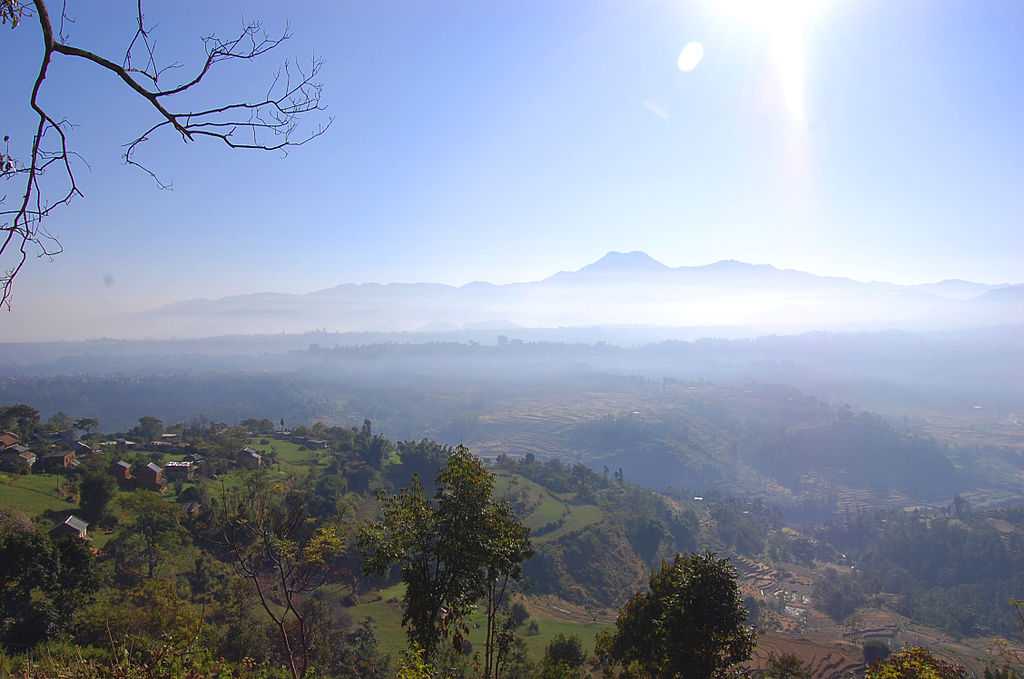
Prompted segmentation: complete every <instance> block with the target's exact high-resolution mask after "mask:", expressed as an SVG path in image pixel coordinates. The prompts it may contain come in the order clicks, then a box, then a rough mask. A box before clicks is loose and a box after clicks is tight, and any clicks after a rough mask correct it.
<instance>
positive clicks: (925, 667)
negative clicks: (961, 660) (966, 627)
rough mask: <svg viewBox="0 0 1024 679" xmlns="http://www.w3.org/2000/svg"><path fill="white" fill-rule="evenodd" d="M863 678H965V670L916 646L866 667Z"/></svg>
mask: <svg viewBox="0 0 1024 679" xmlns="http://www.w3.org/2000/svg"><path fill="white" fill-rule="evenodd" d="M864 676H865V679H967V677H968V676H970V675H969V674H968V672H967V670H966V669H965V668H964V667H962V666H960V665H956V664H954V663H950V662H946V661H945V660H942V659H940V658H936V657H935V656H934V655H932V654H931V652H929V651H928V650H926V649H924V648H920V647H917V646H912V647H910V648H905V649H902V650H900V651H897V652H896V653H893V654H892V655H891V656H889V657H888V658H887V659H885V660H882V661H880V662H877V663H875V664H873V665H871V667H869V668H868V671H867V673H866V674H865V675H864Z"/></svg>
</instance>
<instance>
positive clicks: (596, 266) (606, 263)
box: [580, 250, 669, 273]
mask: <svg viewBox="0 0 1024 679" xmlns="http://www.w3.org/2000/svg"><path fill="white" fill-rule="evenodd" d="M668 270H669V267H667V266H665V265H664V264H662V263H661V262H659V261H658V260H656V259H654V258H653V257H651V256H650V255H648V254H647V253H646V252H641V251H640V250H634V251H632V252H616V251H614V250H613V251H612V252H609V253H608V254H606V255H605V256H604V257H602V258H601V259H599V260H597V261H596V262H593V263H591V264H588V265H586V266H585V267H583V268H582V269H580V271H581V272H582V271H593V272H600V273H618V272H622V273H637V272H647V271H668Z"/></svg>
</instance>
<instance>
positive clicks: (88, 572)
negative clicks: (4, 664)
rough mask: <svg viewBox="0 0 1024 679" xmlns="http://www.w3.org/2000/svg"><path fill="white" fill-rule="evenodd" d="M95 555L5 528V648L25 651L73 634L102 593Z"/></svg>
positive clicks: (1, 632) (1, 604)
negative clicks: (75, 619)
mask: <svg viewBox="0 0 1024 679" xmlns="http://www.w3.org/2000/svg"><path fill="white" fill-rule="evenodd" d="M96 587H97V580H96V575H95V569H94V563H93V558H92V554H91V553H90V552H89V548H88V546H87V545H86V544H85V543H84V542H82V541H81V540H73V539H70V538H62V539H58V540H53V539H51V538H50V536H48V535H46V534H45V533H42V532H41V531H39V530H38V529H36V528H34V527H32V526H27V525H17V524H15V523H14V522H12V521H8V520H4V521H3V522H2V523H0V611H2V612H3V614H2V615H0V644H2V645H3V646H4V647H6V648H8V649H11V650H25V649H27V648H30V647H31V646H33V645H35V644H36V643H38V642H40V641H42V640H45V639H47V638H50V637H52V636H55V635H57V634H60V633H61V632H63V631H66V630H67V629H68V624H69V622H70V620H71V617H72V614H73V613H74V612H75V611H76V610H77V608H78V607H79V606H80V605H81V604H83V603H84V602H86V601H87V600H88V598H89V597H90V596H91V595H92V593H93V592H94V591H95V590H96Z"/></svg>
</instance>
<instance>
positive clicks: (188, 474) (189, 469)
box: [164, 461, 195, 481]
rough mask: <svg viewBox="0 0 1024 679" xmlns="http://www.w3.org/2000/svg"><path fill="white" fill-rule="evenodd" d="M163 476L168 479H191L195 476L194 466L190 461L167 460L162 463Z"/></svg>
mask: <svg viewBox="0 0 1024 679" xmlns="http://www.w3.org/2000/svg"><path fill="white" fill-rule="evenodd" d="M164 476H166V477H167V480H168V481H191V480H192V479H193V478H194V477H195V468H194V466H193V465H192V463H191V462H186V461H181V462H178V461H172V462H168V463H167V464H165V465H164Z"/></svg>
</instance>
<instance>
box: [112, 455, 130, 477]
mask: <svg viewBox="0 0 1024 679" xmlns="http://www.w3.org/2000/svg"><path fill="white" fill-rule="evenodd" d="M110 473H111V474H113V475H114V478H116V479H117V482H118V483H126V482H128V481H131V480H132V466H131V465H130V464H128V463H127V462H125V461H124V460H118V461H117V462H115V463H114V464H112V465H110Z"/></svg>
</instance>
